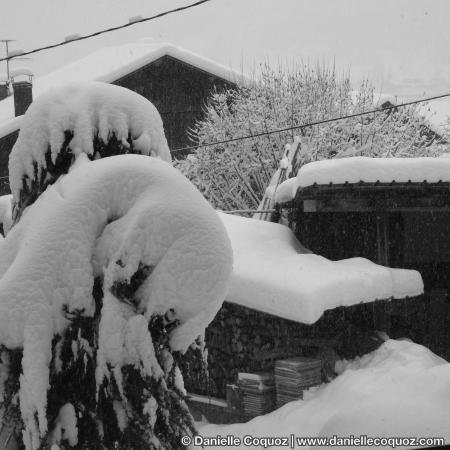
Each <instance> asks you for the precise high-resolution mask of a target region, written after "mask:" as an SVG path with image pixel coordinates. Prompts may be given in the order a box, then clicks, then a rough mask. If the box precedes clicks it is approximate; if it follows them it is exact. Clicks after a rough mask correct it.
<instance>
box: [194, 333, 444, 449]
mask: <svg viewBox="0 0 450 450" xmlns="http://www.w3.org/2000/svg"><path fill="white" fill-rule="evenodd" d="M337 369H338V370H339V372H340V375H339V376H338V377H337V378H336V379H334V380H333V381H332V382H331V383H329V384H324V385H322V386H320V387H318V388H312V389H310V390H309V391H308V392H306V393H305V396H304V400H299V401H296V402H291V403H288V404H287V405H285V406H283V407H282V408H280V409H278V410H276V411H274V412H272V413H270V414H267V415H265V416H261V417H257V418H255V419H253V420H251V421H250V422H248V423H245V424H233V425H204V426H202V427H201V428H200V430H199V433H200V435H201V436H205V437H206V436H211V437H215V436H217V435H221V436H227V435H233V436H237V437H240V438H241V439H242V438H243V437H244V436H245V435H251V436H254V437H263V436H279V437H284V436H290V435H291V434H294V435H295V436H296V437H317V436H319V437H329V438H331V437H333V436H334V435H336V436H339V437H350V436H351V435H353V436H355V437H359V436H360V435H364V434H365V435H367V436H369V437H404V436H410V437H443V438H445V439H446V442H449V441H450V428H449V426H448V424H449V423H450V410H449V408H448V399H449V398H450V386H449V383H448V379H449V376H450V364H448V363H446V361H444V360H443V359H441V358H439V357H438V356H436V355H434V354H433V353H432V352H431V351H429V350H428V349H426V348H425V347H422V346H421V345H417V344H414V343H412V342H410V341H406V340H405V341H401V340H399V341H393V340H388V341H386V342H385V343H384V344H383V345H382V346H381V347H380V348H379V349H377V350H376V351H374V352H373V353H370V354H368V355H366V356H364V357H362V358H358V359H356V360H353V361H348V362H341V363H339V364H338V365H337ZM211 448H219V447H211ZM230 448H241V449H244V448H251V447H248V446H244V445H242V446H234V447H233V446H231V447H230ZM253 448H255V447H253ZM258 448H261V447H258ZM272 448H286V447H277V446H275V447H272ZM294 448H317V447H308V446H306V447H305V446H302V447H300V446H296V447H294ZM319 448H324V447H319ZM325 448H327V447H325ZM329 448H335V447H331V446H330V447H329ZM345 448H369V447H364V446H363V447H351V446H345ZM370 448H373V447H370ZM378 448H392V447H391V446H389V445H388V446H386V447H383V446H381V447H378ZM397 448H405V447H401V446H399V447H397ZM411 448H413V447H411Z"/></svg>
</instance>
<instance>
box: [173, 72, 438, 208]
mask: <svg viewBox="0 0 450 450" xmlns="http://www.w3.org/2000/svg"><path fill="white" fill-rule="evenodd" d="M382 100H383V98H382V97H381V96H380V95H377V94H376V93H375V88H374V86H373V84H372V83H370V82H369V81H367V80H364V81H363V82H362V83H361V84H360V85H359V86H358V87H357V89H354V88H353V87H352V84H351V82H350V75H349V74H343V75H339V74H338V73H337V71H336V69H335V68H334V67H333V66H329V65H326V64H323V65H318V66H316V67H312V66H308V65H302V66H298V67H296V68H293V69H284V68H279V69H278V70H274V69H272V68H271V67H269V66H268V65H263V66H262V68H261V74H260V76H258V77H254V78H253V81H252V83H251V84H250V86H240V87H239V88H237V89H236V90H231V89H230V90H227V91H221V92H215V93H214V94H213V95H212V96H211V98H210V100H209V102H208V104H207V105H206V108H205V118H204V119H203V120H201V121H200V122H198V123H197V124H196V126H195V128H194V129H193V130H192V136H193V137H194V138H195V140H196V142H198V143H199V144H200V145H202V144H206V143H211V142H217V141H224V140H228V139H233V138H239V137H242V136H248V135H250V136H251V135H256V134H259V133H264V132H267V131H271V130H277V129H284V128H289V127H293V126H297V125H301V124H307V123H312V122H318V121H322V120H326V119H329V118H334V117H340V116H345V115H351V114H354V113H358V112H362V111H369V110H373V109H374V108H375V107H376V106H377V105H383V104H384V105H386V103H383V101H382ZM384 101H385V102H386V100H384ZM393 103H395V101H393ZM419 108H420V107H419V106H417V105H413V106H407V107H402V108H396V109H390V110H386V111H385V112H382V113H377V114H369V115H365V116H362V117H357V118H352V119H345V120H339V121H333V122H329V123H326V124H321V125H315V126H308V127H303V128H299V129H296V130H289V131H283V132H279V133H274V134H270V135H265V136H259V137H254V138H251V139H243V140H236V141H234V142H229V143H225V144H218V145H211V146H207V147H199V148H198V149H197V150H196V151H195V152H194V153H193V154H191V155H189V156H188V157H187V158H186V159H185V160H181V161H178V163H177V164H178V167H179V169H180V170H181V171H182V172H183V173H184V174H185V175H186V176H187V177H188V178H190V180H191V181H192V182H193V183H194V184H195V185H196V186H197V187H198V188H199V189H200V191H201V192H202V193H203V194H204V195H205V197H206V198H207V199H208V200H209V201H210V202H211V203H212V204H213V205H214V206H215V207H217V208H220V209H223V210H225V211H226V210H233V209H255V208H256V207H257V206H258V205H259V202H260V201H261V199H262V196H263V195H264V192H265V189H266V187H267V186H268V184H269V181H270V178H271V176H272V174H273V173H274V171H275V170H276V168H277V167H278V163H279V160H280V158H281V154H282V152H283V149H284V146H285V144H286V143H290V142H292V140H293V138H294V136H295V135H299V136H301V146H300V150H299V153H298V155H297V158H296V164H297V167H294V173H295V172H296V170H297V169H298V167H299V166H301V165H303V164H306V163H308V162H311V161H316V160H321V159H327V158H342V157H347V156H372V157H394V156H395V157H412V156H435V155H436V154H437V153H439V152H440V143H441V141H442V137H441V136H438V135H437V134H436V133H434V132H433V131H432V130H430V128H429V127H428V126H427V122H426V118H424V117H423V116H422V115H421V114H420V113H419ZM421 108H423V105H422V106H421ZM422 110H423V109H422Z"/></svg>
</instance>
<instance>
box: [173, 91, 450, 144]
mask: <svg viewBox="0 0 450 450" xmlns="http://www.w3.org/2000/svg"><path fill="white" fill-rule="evenodd" d="M445 97H450V93H448V94H442V95H436V96H434V97H428V98H424V99H422V100H413V101H411V102H406V103H400V104H398V105H392V106H386V107H381V108H376V109H372V110H370V111H363V112H360V113H355V114H349V115H347V116H340V117H333V118H331V119H323V120H318V121H317V122H309V123H304V124H301V125H295V126H292V127H286V128H278V129H275V130H270V131H262V132H261V133H256V134H249V135H245V136H240V137H235V138H231V139H225V140H223V141H216V142H207V143H205V144H200V145H192V146H190V147H182V148H175V149H173V150H171V153H176V152H187V151H189V150H195V149H197V148H202V147H211V146H213V145H221V144H228V143H230V142H236V141H242V140H244V139H253V138H256V137H261V136H268V135H271V134H276V133H283V132H285V131H291V130H298V129H303V128H308V127H312V126H315V125H322V124H324V123H330V122H337V121H339V120H344V119H352V118H354V117H361V116H365V115H368V114H374V113H379V112H386V111H390V110H392V109H397V108H402V107H404V106H411V105H417V104H418V103H424V102H431V101H433V100H438V99H440V98H445Z"/></svg>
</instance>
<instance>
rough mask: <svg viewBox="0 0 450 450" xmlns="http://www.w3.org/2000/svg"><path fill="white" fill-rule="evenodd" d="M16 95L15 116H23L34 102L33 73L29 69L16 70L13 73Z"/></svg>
mask: <svg viewBox="0 0 450 450" xmlns="http://www.w3.org/2000/svg"><path fill="white" fill-rule="evenodd" d="M11 77H12V87H13V94H14V114H15V116H16V117H17V116H22V115H23V114H25V113H26V111H27V109H28V107H29V106H30V105H31V102H32V101H33V84H32V81H31V80H32V78H33V72H31V71H30V70H29V69H16V70H14V71H13V72H11Z"/></svg>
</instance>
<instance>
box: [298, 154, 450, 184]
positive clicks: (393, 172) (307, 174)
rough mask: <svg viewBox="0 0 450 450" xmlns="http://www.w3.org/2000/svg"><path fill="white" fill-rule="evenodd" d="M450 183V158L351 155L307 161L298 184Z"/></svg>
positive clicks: (299, 176)
mask: <svg viewBox="0 0 450 450" xmlns="http://www.w3.org/2000/svg"><path fill="white" fill-rule="evenodd" d="M360 181H363V182H365V183H376V182H377V181H379V182H380V183H391V182H392V181H395V182H397V183H407V182H409V181H411V182H413V183H422V182H424V181H426V182H428V183H437V182H439V181H443V182H450V158H433V157H420V158H369V157H366V156H355V157H350V158H337V159H324V160H322V161H314V162H312V163H309V164H305V165H304V166H303V167H301V168H300V170H299V171H298V173H297V177H296V187H297V188H298V187H305V186H310V185H312V184H315V183H317V184H329V183H333V184H343V183H346V182H348V183H359V182H360Z"/></svg>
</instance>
